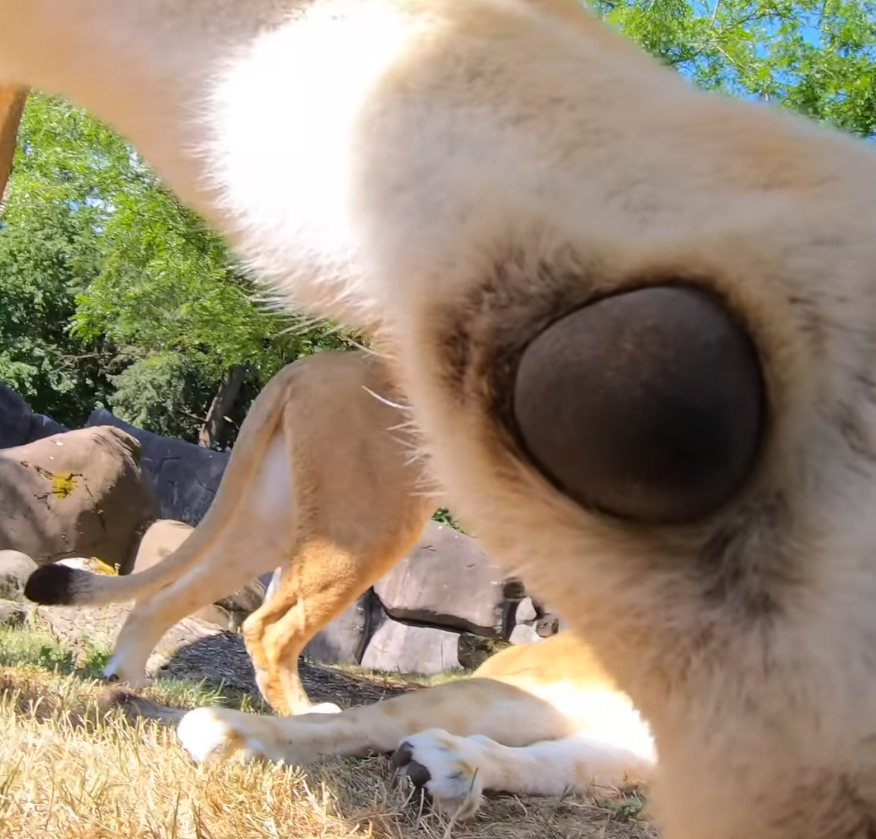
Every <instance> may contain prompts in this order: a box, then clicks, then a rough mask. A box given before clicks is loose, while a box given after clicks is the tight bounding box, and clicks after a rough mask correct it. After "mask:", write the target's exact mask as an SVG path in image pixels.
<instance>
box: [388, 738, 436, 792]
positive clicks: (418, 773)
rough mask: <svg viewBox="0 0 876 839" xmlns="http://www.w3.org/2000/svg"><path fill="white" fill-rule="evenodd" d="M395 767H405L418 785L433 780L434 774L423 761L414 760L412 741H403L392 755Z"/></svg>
mask: <svg viewBox="0 0 876 839" xmlns="http://www.w3.org/2000/svg"><path fill="white" fill-rule="evenodd" d="M392 766H393V769H404V770H405V774H406V775H407V776H408V778H409V779H410V781H411V783H412V784H413V785H414V786H415V787H417V788H422V787H425V786H426V784H428V783H429V781H431V780H432V775H431V773H430V772H429V770H428V769H427V768H426V767H425V766H423V764H422V763H419V762H418V761H416V760H414V747H413V746H412V745H411V744H410V743H402V744H401V745H400V746H399V747H398V748H397V749H396V751H395V754H394V755H393V756H392Z"/></svg>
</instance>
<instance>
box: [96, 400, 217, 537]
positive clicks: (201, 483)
mask: <svg viewBox="0 0 876 839" xmlns="http://www.w3.org/2000/svg"><path fill="white" fill-rule="evenodd" d="M85 425H86V427H88V426H92V425H112V426H115V427H116V428H121V429H122V430H123V431H126V432H127V433H128V434H130V435H131V436H132V437H136V438H137V440H139V441H140V446H141V447H142V451H143V468H144V469H145V470H146V472H148V473H149V475H150V476H151V478H152V481H153V483H154V484H155V489H156V491H157V493H158V498H159V502H160V504H161V518H163V519H174V520H176V521H181V522H185V523H186V524H189V525H192V526H195V525H197V524H198V522H200V520H201V519H202V518H204V515H205V514H206V512H207V510H208V509H209V508H210V504H212V503H213V498H214V497H215V495H216V490H217V489H219V483H220V481H221V480H222V474H223V472H224V471H225V466H226V464H227V463H228V458H229V455H228V454H225V453H224V452H214V451H211V450H210V449H205V448H202V447H201V446H196V445H194V444H193V443H187V442H186V441H185V440H173V439H171V438H169V437H162V436H161V435H160V434H153V433H152V432H151V431H143V429H141V428H135V427H134V426H133V425H128V423H126V422H123V421H122V420H120V419H119V418H118V417H117V416H115V415H114V414H112V413H110V412H109V411H107V410H106V409H104V408H98V410H96V411H94V412H93V413H92V414H91V416H90V417H89V418H88V422H87V423H86V424H85Z"/></svg>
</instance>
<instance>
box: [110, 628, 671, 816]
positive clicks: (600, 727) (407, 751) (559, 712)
mask: <svg viewBox="0 0 876 839" xmlns="http://www.w3.org/2000/svg"><path fill="white" fill-rule="evenodd" d="M106 704H107V706H108V707H111V706H114V705H121V706H122V707H123V708H125V710H126V712H127V713H128V715H129V716H132V717H140V716H146V717H152V718H157V719H161V720H163V721H164V722H169V723H177V724H178V725H179V729H178V733H179V737H180V740H181V741H182V744H183V746H184V747H185V748H186V749H187V750H188V751H189V753H190V754H191V755H192V757H193V758H194V759H195V760H197V761H199V762H204V761H209V760H217V759H218V760H229V759H253V758H255V759H265V760H271V761H278V762H279V761H283V762H285V763H287V764H291V765H298V766H307V765H309V764H312V763H315V762H316V761H318V760H320V759H322V758H324V757H330V756H343V757H366V756H368V755H370V754H374V753H389V752H396V759H397V760H398V761H399V763H401V764H402V765H403V766H411V765H413V766H416V768H417V770H418V773H419V774H418V775H416V774H415V773H412V774H411V777H412V779H414V778H416V779H417V780H418V781H419V782H422V781H423V780H425V784H424V786H425V789H426V790H427V791H428V792H429V793H430V795H431V797H432V799H433V802H434V804H435V805H436V806H437V807H438V809H440V810H441V811H443V812H445V813H447V814H449V815H451V816H454V817H456V818H466V817H469V816H472V815H473V814H474V813H475V812H476V811H477V809H478V807H479V806H480V803H481V800H482V794H483V792H484V791H487V790H493V791H502V792H510V793H520V794H531V795H562V794H565V793H567V792H577V793H580V794H591V795H592V794H600V795H604V794H606V793H609V794H610V793H613V792H616V791H618V790H621V789H625V788H629V787H633V786H634V787H639V786H641V785H642V784H647V783H648V781H649V780H650V779H651V777H652V775H653V771H654V764H655V754H654V744H653V740H652V737H651V734H650V731H649V729H648V726H647V725H646V724H645V723H644V721H643V720H642V719H641V717H640V716H639V714H638V713H637V712H636V711H635V709H634V708H633V706H632V704H631V703H630V701H629V699H628V698H627V697H626V696H625V695H624V694H623V693H621V692H620V691H618V690H617V688H616V687H615V685H614V684H613V682H612V681H611V679H610V678H609V677H608V676H607V674H606V673H605V672H604V670H603V669H602V668H601V667H600V666H599V664H598V663H597V662H596V660H595V659H594V657H593V655H592V653H591V651H590V650H589V649H588V648H587V646H586V645H584V644H583V643H581V641H579V640H578V639H577V638H576V637H575V636H574V635H573V634H572V633H569V632H564V633H562V634H560V635H556V636H554V637H553V638H549V639H547V640H546V641H542V642H539V643H536V644H529V645H525V646H521V647H510V648H508V649H505V650H503V651H502V652H500V653H498V654H497V655H495V656H493V657H492V658H490V659H489V660H488V661H487V662H485V663H484V664H483V665H482V666H481V667H480V668H479V669H478V670H477V671H475V673H474V674H473V675H472V677H471V678H469V679H460V680H458V681H453V682H448V683H445V684H442V685H438V686H436V687H432V688H429V689H426V690H418V691H414V692H412V693H408V694H405V695H403V696H400V697H396V698H394V699H389V700H384V701H382V702H376V703H374V704H373V705H366V706H362V707H357V708H351V709H349V710H346V711H342V712H341V713H338V714H324V713H309V714H303V715H300V716H296V717H270V716H256V715H253V714H244V713H241V712H239V711H234V710H231V709H227V708H198V709H197V710H195V711H190V712H188V713H184V712H181V711H178V710H176V709H173V708H168V707H166V706H162V705H158V704H157V703H155V702H153V701H151V700H148V699H145V698H143V697H139V696H136V695H133V694H130V693H128V692H126V691H119V690H113V691H109V692H108V696H107V698H106ZM396 750H398V751H396ZM423 770H425V772H426V773H427V775H426V776H425V777H424V776H423V774H422V772H423Z"/></svg>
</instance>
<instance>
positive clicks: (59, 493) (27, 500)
mask: <svg viewBox="0 0 876 839" xmlns="http://www.w3.org/2000/svg"><path fill="white" fill-rule="evenodd" d="M0 509H2V511H3V515H2V518H0V550H17V551H22V552H23V553H25V554H27V555H28V556H30V557H31V558H32V559H33V560H35V561H36V562H37V563H39V564H42V563H44V562H49V561H52V560H57V559H62V558H65V557H71V556H86V557H87V556H96V557H99V558H100V559H102V560H103V561H104V562H106V563H108V564H109V565H115V566H118V567H119V570H120V571H121V573H126V572H127V570H128V569H129V567H130V563H131V560H132V559H133V548H134V546H135V545H136V544H137V542H138V540H139V538H140V534H141V533H142V532H143V531H144V530H145V528H146V526H147V525H148V524H149V523H150V522H151V521H153V520H154V519H155V517H156V516H157V514H158V501H157V498H156V497H155V493H154V490H153V488H152V485H151V482H150V480H149V478H148V476H147V475H145V474H144V473H143V469H142V468H141V465H140V446H139V444H138V443H137V441H136V440H135V439H134V438H133V437H131V436H129V435H128V434H125V433H124V432H122V431H119V430H117V429H115V428H87V429H80V430H78V431H69V432H67V433H66V434H56V435H54V436H52V437H47V438H45V439H43V440H38V441H37V442H35V443H29V444H27V445H25V446H16V447H14V448H10V449H4V450H2V451H0Z"/></svg>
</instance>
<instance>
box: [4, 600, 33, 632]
mask: <svg viewBox="0 0 876 839" xmlns="http://www.w3.org/2000/svg"><path fill="white" fill-rule="evenodd" d="M26 617H27V606H25V605H24V604H23V603H16V602H15V601H13V600H0V626H21V624H23V623H24V619H25V618H26Z"/></svg>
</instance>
